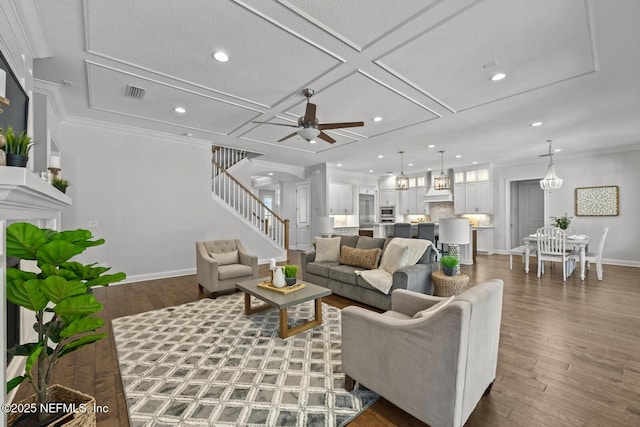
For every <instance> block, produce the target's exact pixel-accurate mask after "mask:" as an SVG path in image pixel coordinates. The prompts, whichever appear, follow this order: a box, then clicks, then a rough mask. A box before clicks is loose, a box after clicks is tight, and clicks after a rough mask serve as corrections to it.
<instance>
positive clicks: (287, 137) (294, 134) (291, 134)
mask: <svg viewBox="0 0 640 427" xmlns="http://www.w3.org/2000/svg"><path fill="white" fill-rule="evenodd" d="M297 134H298V132H297V131H296V132H293V133H290V134H289V135H287V136H285V137H284V138H280V139H279V140H278V142H282V141H284V140H285V139H289V138H291V137H292V136H296V135H297Z"/></svg>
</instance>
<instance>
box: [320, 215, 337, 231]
mask: <svg viewBox="0 0 640 427" xmlns="http://www.w3.org/2000/svg"><path fill="white" fill-rule="evenodd" d="M318 232H319V233H320V234H322V235H330V234H333V217H330V216H321V217H318Z"/></svg>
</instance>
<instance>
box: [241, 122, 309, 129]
mask: <svg viewBox="0 0 640 427" xmlns="http://www.w3.org/2000/svg"><path fill="white" fill-rule="evenodd" d="M251 123H261V124H263V125H276V126H287V127H290V128H297V127H299V126H298V125H285V124H284V123H271V122H251Z"/></svg>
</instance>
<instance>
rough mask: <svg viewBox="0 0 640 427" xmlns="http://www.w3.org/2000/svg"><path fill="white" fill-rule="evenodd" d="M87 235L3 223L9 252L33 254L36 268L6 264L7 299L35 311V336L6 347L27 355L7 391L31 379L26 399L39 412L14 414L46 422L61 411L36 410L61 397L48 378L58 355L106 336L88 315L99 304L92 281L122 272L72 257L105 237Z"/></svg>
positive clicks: (101, 322)
mask: <svg viewBox="0 0 640 427" xmlns="http://www.w3.org/2000/svg"><path fill="white" fill-rule="evenodd" d="M91 239H93V236H92V234H91V232H89V231H88V230H82V229H78V230H71V231H61V232H57V231H54V230H49V229H42V228H39V227H36V226H35V225H32V224H28V223H14V224H11V225H9V226H8V227H7V230H6V252H7V256H8V257H14V258H19V259H21V260H34V261H36V262H37V266H38V269H39V270H40V272H39V273H33V272H29V271H25V270H21V269H19V268H8V269H7V285H6V286H7V289H6V291H7V299H8V300H9V301H11V302H12V303H14V304H17V305H19V306H20V307H22V308H24V309H27V310H30V311H32V312H34V314H35V317H36V322H35V324H34V325H33V328H34V330H35V331H36V332H37V339H36V341H35V342H30V343H26V344H19V345H16V346H14V347H13V348H11V349H9V350H8V351H9V352H10V353H13V354H14V355H16V356H24V357H26V358H27V360H26V365H25V370H24V373H23V374H22V375H20V376H18V377H15V378H13V379H11V380H9V382H8V383H7V392H9V391H11V390H12V389H13V388H15V387H17V386H18V385H19V384H21V383H22V382H24V381H27V382H29V383H31V385H32V386H33V389H34V391H35V396H33V397H32V398H31V399H32V400H30V402H32V403H35V404H36V405H35V406H34V408H36V409H37V412H36V413H35V414H27V413H25V414H23V415H21V416H20V417H18V418H22V417H28V416H37V418H38V420H39V421H40V422H43V421H45V422H46V421H47V420H48V419H49V418H50V417H51V418H54V419H55V418H58V416H60V415H65V414H64V413H62V414H48V413H46V412H42V411H40V410H41V409H44V408H45V406H46V403H48V402H51V401H58V400H59V397H56V396H55V394H54V393H52V391H51V390H52V389H53V388H55V387H56V386H52V385H51V384H50V381H51V377H52V374H53V371H54V368H55V367H56V364H57V363H58V361H59V360H60V359H61V358H62V357H64V356H67V355H68V354H70V353H72V352H74V351H76V350H78V349H80V348H82V347H84V346H86V345H89V344H92V343H94V342H96V341H99V340H101V339H102V338H104V337H106V336H107V334H106V333H97V332H96V330H97V329H99V328H100V327H102V326H103V325H104V320H103V319H101V318H99V317H95V316H92V315H93V314H95V313H97V312H99V311H100V310H102V308H103V306H102V304H101V303H100V302H98V301H97V300H96V298H95V296H94V295H93V290H92V287H94V286H107V285H109V284H110V283H115V282H119V281H121V280H123V279H125V278H126V275H125V274H124V273H115V274H105V273H106V272H107V271H109V270H110V268H109V267H102V266H98V265H97V263H92V264H81V263H79V262H75V261H71V259H72V258H73V257H74V256H76V255H80V254H81V253H82V252H84V251H85V250H86V249H87V248H89V247H91V246H98V245H102V244H103V243H104V239H98V240H91ZM52 406H54V407H55V405H52ZM94 416H95V414H94ZM15 418H16V414H10V415H9V419H10V420H14V419H15ZM94 425H95V424H94Z"/></svg>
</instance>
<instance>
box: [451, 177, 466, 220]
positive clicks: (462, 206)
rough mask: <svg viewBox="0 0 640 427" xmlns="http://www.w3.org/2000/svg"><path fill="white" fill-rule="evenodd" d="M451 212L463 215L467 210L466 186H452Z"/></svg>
mask: <svg viewBox="0 0 640 427" xmlns="http://www.w3.org/2000/svg"><path fill="white" fill-rule="evenodd" d="M453 210H454V212H455V213H457V214H464V213H466V210H467V184H457V183H456V184H454V186H453Z"/></svg>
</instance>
